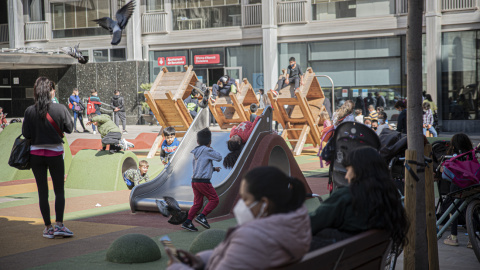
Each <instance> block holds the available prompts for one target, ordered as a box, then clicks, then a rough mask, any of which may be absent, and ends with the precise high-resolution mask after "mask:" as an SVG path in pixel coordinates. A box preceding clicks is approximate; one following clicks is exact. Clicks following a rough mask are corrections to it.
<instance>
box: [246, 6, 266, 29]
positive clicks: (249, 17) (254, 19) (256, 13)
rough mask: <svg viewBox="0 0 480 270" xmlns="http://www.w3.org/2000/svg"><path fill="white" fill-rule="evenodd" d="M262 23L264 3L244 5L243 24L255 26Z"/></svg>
mask: <svg viewBox="0 0 480 270" xmlns="http://www.w3.org/2000/svg"><path fill="white" fill-rule="evenodd" d="M261 24H262V4H253V5H243V6H242V25H243V26H255V25H261Z"/></svg>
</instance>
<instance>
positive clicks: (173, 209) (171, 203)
mask: <svg viewBox="0 0 480 270" xmlns="http://www.w3.org/2000/svg"><path fill="white" fill-rule="evenodd" d="M155 202H156V203H157V207H158V210H159V211H160V213H162V215H163V216H165V217H169V216H170V215H172V216H171V217H170V219H169V220H168V223H170V224H173V225H180V224H182V223H183V222H185V220H187V216H188V214H187V212H186V211H182V209H180V205H178V202H177V200H175V199H174V198H172V197H168V196H165V197H163V201H161V200H155Z"/></svg>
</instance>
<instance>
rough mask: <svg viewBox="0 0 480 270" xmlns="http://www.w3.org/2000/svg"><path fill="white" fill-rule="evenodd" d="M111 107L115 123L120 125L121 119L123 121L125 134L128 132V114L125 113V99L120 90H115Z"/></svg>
mask: <svg viewBox="0 0 480 270" xmlns="http://www.w3.org/2000/svg"><path fill="white" fill-rule="evenodd" d="M111 107H112V109H113V114H114V119H113V121H114V122H115V125H117V127H118V126H119V123H118V122H119V120H121V121H122V127H123V134H127V133H128V132H127V116H126V115H125V100H124V99H123V97H121V96H120V91H118V90H115V91H113V97H112V101H111Z"/></svg>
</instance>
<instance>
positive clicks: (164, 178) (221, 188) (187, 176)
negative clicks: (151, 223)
mask: <svg viewBox="0 0 480 270" xmlns="http://www.w3.org/2000/svg"><path fill="white" fill-rule="evenodd" d="M208 122H209V121H208V110H207V109H203V110H202V111H200V112H199V114H198V115H197V117H196V118H195V119H194V121H193V123H192V125H191V126H190V127H189V129H188V131H187V133H186V134H185V136H184V137H183V139H182V141H181V143H180V146H179V147H178V149H177V151H176V153H175V156H174V157H173V159H172V162H171V163H170V165H168V166H167V167H166V168H165V169H164V170H163V171H162V172H161V173H160V175H158V176H157V177H156V178H155V179H152V180H151V181H149V182H147V183H145V184H142V185H138V186H135V187H134V188H133V190H132V192H131V194H130V208H131V210H132V212H135V211H157V212H158V208H157V206H156V202H155V200H156V199H162V198H163V197H164V196H171V197H173V198H175V199H176V200H177V201H178V202H179V204H180V206H181V208H182V209H184V210H188V209H190V208H191V206H192V205H193V191H192V187H191V177H192V159H193V155H192V154H191V153H190V152H191V151H192V149H194V148H195V147H196V146H197V140H196V134H197V132H198V131H199V130H201V129H203V128H205V127H208ZM271 124H272V108H271V107H268V108H267V109H266V110H264V112H263V114H262V119H260V120H259V121H258V123H257V125H256V127H255V129H254V130H253V132H252V134H251V136H250V138H249V140H248V141H247V143H246V144H245V147H244V148H243V151H242V153H241V155H240V157H239V159H238V161H237V164H236V165H235V167H234V168H232V169H225V168H224V167H223V164H222V162H223V161H222V162H218V163H217V162H214V164H213V165H214V166H216V167H217V166H218V167H222V169H221V171H220V172H219V173H217V172H214V173H213V176H212V179H211V182H212V185H213V186H214V188H215V190H216V191H217V194H218V195H219V198H220V203H219V205H218V206H217V208H216V209H215V210H214V211H213V212H212V213H211V214H210V215H209V216H211V217H216V216H222V215H227V214H228V213H230V211H231V209H232V208H233V204H234V203H235V201H236V198H237V196H238V189H239V185H240V180H241V177H242V176H243V174H244V173H245V172H246V171H248V170H249V169H251V168H253V167H257V166H266V165H271V166H276V167H278V168H280V169H282V170H283V171H284V172H285V173H287V174H289V175H292V176H295V177H297V178H299V179H300V180H302V181H303V182H304V183H305V185H306V187H307V192H311V191H310V189H309V188H308V185H307V184H306V181H305V178H304V177H303V174H302V173H301V170H300V168H299V167H298V165H297V163H296V162H295V159H294V158H293V155H292V154H291V151H290V150H289V148H288V146H287V145H286V143H285V141H284V140H283V139H282V138H281V137H280V136H278V135H274V134H272V131H271ZM229 134H230V132H229V131H221V132H212V148H213V149H215V150H216V151H218V152H219V153H220V154H221V155H222V156H223V157H225V156H226V155H227V154H228V153H229V151H228V149H227V144H226V141H227V140H228V139H229Z"/></svg>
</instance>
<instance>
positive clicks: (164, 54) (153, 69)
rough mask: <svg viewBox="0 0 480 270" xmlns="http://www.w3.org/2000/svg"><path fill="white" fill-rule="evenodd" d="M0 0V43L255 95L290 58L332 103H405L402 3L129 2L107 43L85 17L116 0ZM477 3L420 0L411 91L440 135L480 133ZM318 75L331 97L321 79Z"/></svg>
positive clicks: (110, 10) (107, 9)
mask: <svg viewBox="0 0 480 270" xmlns="http://www.w3.org/2000/svg"><path fill="white" fill-rule="evenodd" d="M3 2H4V3H2V5H4V6H0V10H2V11H0V13H2V14H0V15H5V14H4V13H5V10H8V16H0V18H1V19H0V48H2V47H3V48H22V47H38V48H43V49H46V50H55V49H58V48H59V47H63V46H73V45H75V44H77V43H80V48H81V50H82V52H83V53H84V55H88V56H89V58H90V61H91V62H92V63H101V62H113V63H114V64H113V65H115V63H120V62H124V61H140V62H147V63H148V73H149V79H148V80H149V81H150V82H153V81H154V80H155V77H156V75H157V74H158V73H159V72H160V70H161V68H162V67H163V66H166V67H167V68H168V69H169V70H171V71H179V70H182V69H183V68H184V67H183V66H184V65H193V66H194V70H195V72H196V73H197V75H198V76H199V78H200V79H201V80H203V81H204V82H205V83H207V84H208V85H212V84H214V83H216V81H217V80H218V78H219V77H220V76H222V75H223V74H228V75H230V76H231V77H234V78H239V79H241V78H247V79H248V80H249V81H250V82H251V83H252V85H253V87H254V88H255V89H261V88H263V89H271V88H274V86H275V83H276V82H277V79H278V75H279V74H280V73H281V72H282V69H284V68H286V67H287V66H288V58H289V57H291V56H294V57H295V58H296V59H297V63H298V64H299V65H300V66H301V67H302V68H303V69H304V70H305V69H306V68H307V67H311V68H312V69H313V71H314V72H315V73H316V74H317V75H327V76H329V77H330V78H331V79H332V80H333V83H334V95H333V96H334V102H335V104H336V105H337V106H338V104H341V102H342V101H344V100H346V99H354V98H356V97H357V96H362V95H363V96H366V95H367V93H369V92H380V93H381V94H382V95H384V96H385V98H386V100H387V105H388V106H389V107H392V106H393V104H394V102H395V101H396V100H397V99H400V98H405V96H406V38H405V37H406V29H407V14H406V13H407V11H408V7H407V0H137V8H136V9H135V12H134V14H133V16H132V18H131V20H130V21H129V24H128V25H127V28H126V31H125V33H124V36H123V38H122V41H121V43H120V44H119V45H117V46H112V45H110V41H111V36H110V35H109V33H108V31H106V30H104V29H101V28H99V27H97V26H96V24H95V23H94V22H92V20H93V19H96V18H99V17H104V16H110V17H114V14H115V12H116V11H117V10H118V8H119V7H121V6H123V5H124V4H125V3H126V2H127V1H124V0H81V1H74V0H23V1H22V0H7V1H5V0H4V1H3ZM479 2H480V1H479V0H426V1H425V13H424V14H425V15H424V20H423V24H424V34H423V45H424V46H423V48H424V53H423V89H419V91H422V90H423V91H426V92H427V93H428V94H430V95H431V96H432V98H433V99H434V101H435V102H436V103H437V105H438V107H439V110H438V112H439V118H440V125H441V126H442V129H443V130H444V131H464V132H480V111H479V80H480V78H479V76H480V11H479V9H478V8H479V4H480V3H479ZM7 17H8V21H7V20H6V19H5V18H7ZM2 20H3V21H2ZM2 42H3V43H2ZM1 57H2V55H1V54H0V67H1ZM76 65H78V64H76ZM319 80H320V83H321V85H322V87H323V90H324V92H325V93H326V95H327V96H329V97H330V96H332V93H331V91H332V83H331V81H330V80H329V79H328V78H326V77H319ZM137 81H138V80H137ZM80 90H81V91H82V89H80ZM137 90H138V89H132V91H137ZM137 103H138V102H137ZM132 104H133V103H132ZM0 106H1V105H0ZM132 106H134V105H132ZM132 110H133V109H132Z"/></svg>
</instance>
